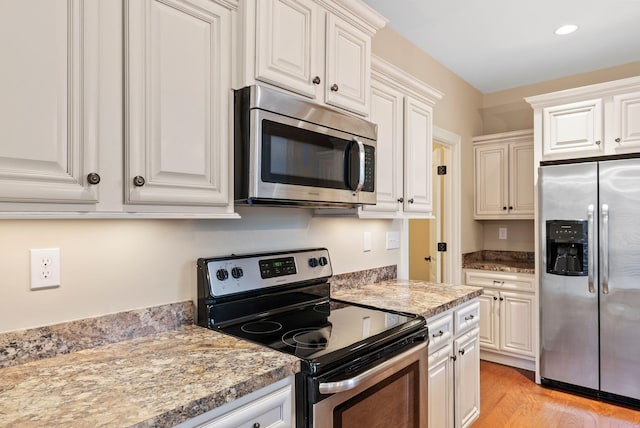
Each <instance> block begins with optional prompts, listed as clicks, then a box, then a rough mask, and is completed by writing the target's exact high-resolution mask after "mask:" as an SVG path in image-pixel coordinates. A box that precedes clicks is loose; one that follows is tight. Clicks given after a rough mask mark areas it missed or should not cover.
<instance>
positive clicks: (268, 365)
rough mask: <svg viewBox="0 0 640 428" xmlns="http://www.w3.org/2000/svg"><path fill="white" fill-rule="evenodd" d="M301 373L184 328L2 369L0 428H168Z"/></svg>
mask: <svg viewBox="0 0 640 428" xmlns="http://www.w3.org/2000/svg"><path fill="white" fill-rule="evenodd" d="M299 369H300V363H299V360H298V359H297V358H295V357H292V356H287V355H284V354H282V353H280V352H276V351H271V350H269V349H267V348H264V347H262V346H258V345H254V344H251V343H249V342H246V341H241V340H237V339H234V338H232V337H230V336H227V335H224V334H221V333H217V332H215V331H212V330H208V329H205V328H201V327H197V326H194V325H184V326H181V327H178V328H175V329H171V330H168V331H164V332H160V333H155V334H151V335H147V336H142V337H136V338H133V339H128V340H123V341H119V342H117V343H110V344H106V345H101V346H96V347H92V348H88V349H84V350H80V351H75V352H70V353H64V354H59V355H56V356H53V357H50V358H43V359H38V360H35V361H30V362H27V363H24V364H18V365H13V366H10V367H5V368H3V369H0V427H21V428H22V427H74V428H76V427H91V428H93V427H131V426H133V427H170V426H174V425H175V424H178V423H180V422H183V421H185V420H188V419H190V418H192V417H195V416H197V415H200V414H202V413H205V412H207V411H208V410H211V409H213V408H216V407H218V406H220V405H222V404H224V403H226V402H229V401H232V400H234V399H236V398H238V397H241V396H243V395H246V394H248V393H250V392H252V391H255V390H258V389H260V388H262V387H264V386H267V385H269V384H271V383H273V382H276V381H278V380H280V379H283V378H285V377H287V376H289V375H292V374H294V373H296V372H298V371H299Z"/></svg>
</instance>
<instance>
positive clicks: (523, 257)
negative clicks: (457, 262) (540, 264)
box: [462, 250, 536, 274]
mask: <svg viewBox="0 0 640 428" xmlns="http://www.w3.org/2000/svg"><path fill="white" fill-rule="evenodd" d="M534 260H535V255H534V253H532V252H526V251H493V250H482V251H476V252H473V253H468V254H464V255H463V256H462V267H463V268H464V269H478V270H487V271H493V272H511V273H527V274H534V273H535V272H536V270H535V261H534Z"/></svg>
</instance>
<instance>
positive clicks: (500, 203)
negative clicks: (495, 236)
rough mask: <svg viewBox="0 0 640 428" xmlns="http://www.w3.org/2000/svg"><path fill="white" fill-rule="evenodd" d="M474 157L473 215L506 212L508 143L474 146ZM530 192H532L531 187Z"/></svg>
mask: <svg viewBox="0 0 640 428" xmlns="http://www.w3.org/2000/svg"><path fill="white" fill-rule="evenodd" d="M474 159H475V216H476V217H481V216H503V215H505V214H507V210H508V208H509V206H508V197H509V195H508V180H509V170H508V161H509V148H508V145H505V144H490V145H483V146H477V147H474ZM532 165H533V163H532ZM532 180H533V175H532ZM531 193H533V189H532V190H531Z"/></svg>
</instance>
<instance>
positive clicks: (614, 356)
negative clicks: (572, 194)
mask: <svg viewBox="0 0 640 428" xmlns="http://www.w3.org/2000/svg"><path fill="white" fill-rule="evenodd" d="M599 210H600V213H601V215H600V225H601V229H600V252H601V255H600V268H601V272H600V368H601V374H600V376H601V380H600V388H601V390H602V391H603V392H607V393H611V394H616V395H621V396H625V397H631V398H635V399H640V159H626V160H617V161H606V162H601V163H600V206H599ZM603 210H604V215H603ZM607 249H608V251H607Z"/></svg>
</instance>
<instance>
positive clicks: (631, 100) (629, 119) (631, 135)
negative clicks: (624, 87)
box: [609, 91, 640, 153]
mask: <svg viewBox="0 0 640 428" xmlns="http://www.w3.org/2000/svg"><path fill="white" fill-rule="evenodd" d="M612 122H613V124H612V125H611V134H612V135H610V136H609V138H610V139H612V140H613V141H614V143H615V145H614V150H615V151H616V152H621V153H622V152H627V151H633V152H635V151H640V91H638V92H630V93H627V94H622V95H615V96H614V97H613V120H612Z"/></svg>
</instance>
